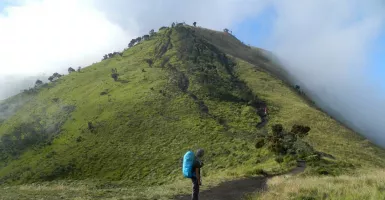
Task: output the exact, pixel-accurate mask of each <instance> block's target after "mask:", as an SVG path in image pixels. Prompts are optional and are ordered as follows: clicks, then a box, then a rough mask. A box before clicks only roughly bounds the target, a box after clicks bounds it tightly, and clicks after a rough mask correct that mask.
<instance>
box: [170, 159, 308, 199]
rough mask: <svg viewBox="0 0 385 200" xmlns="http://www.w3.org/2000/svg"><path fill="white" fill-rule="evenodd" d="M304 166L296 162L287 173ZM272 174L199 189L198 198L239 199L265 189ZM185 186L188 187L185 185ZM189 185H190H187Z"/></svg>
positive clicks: (182, 197) (292, 172) (301, 168)
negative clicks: (295, 165)
mask: <svg viewBox="0 0 385 200" xmlns="http://www.w3.org/2000/svg"><path fill="white" fill-rule="evenodd" d="M305 168H306V164H305V163H304V162H298V165H297V167H296V168H294V169H293V170H291V171H290V172H289V173H287V174H289V175H296V174H299V173H301V172H303V171H304V170H305ZM271 177H273V176H268V177H257V178H244V179H240V180H234V181H228V182H224V183H222V184H220V185H218V186H216V187H213V188H210V189H208V190H205V191H201V192H200V195H199V199H200V200H240V199H242V198H243V197H245V195H247V194H252V193H255V192H257V191H261V190H264V189H267V184H266V183H267V180H268V179H269V178H271ZM186 187H188V186H187V185H186ZM189 187H192V186H191V185H189ZM174 200H191V195H181V196H177V197H175V198H174Z"/></svg>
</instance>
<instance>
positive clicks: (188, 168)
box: [182, 151, 195, 178]
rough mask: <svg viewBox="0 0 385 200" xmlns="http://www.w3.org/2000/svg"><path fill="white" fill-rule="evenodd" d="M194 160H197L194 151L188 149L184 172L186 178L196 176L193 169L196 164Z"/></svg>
mask: <svg viewBox="0 0 385 200" xmlns="http://www.w3.org/2000/svg"><path fill="white" fill-rule="evenodd" d="M194 161H195V155H194V152H192V151H188V152H187V153H186V154H184V156H183V167H182V172H183V176H184V177H185V178H192V177H193V176H194V173H193V171H192V168H193V166H194Z"/></svg>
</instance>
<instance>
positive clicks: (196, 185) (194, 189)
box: [191, 177, 199, 200]
mask: <svg viewBox="0 0 385 200" xmlns="http://www.w3.org/2000/svg"><path fill="white" fill-rule="evenodd" d="M191 181H192V196H191V199H192V200H198V196H199V183H198V179H197V178H195V177H192V178H191Z"/></svg>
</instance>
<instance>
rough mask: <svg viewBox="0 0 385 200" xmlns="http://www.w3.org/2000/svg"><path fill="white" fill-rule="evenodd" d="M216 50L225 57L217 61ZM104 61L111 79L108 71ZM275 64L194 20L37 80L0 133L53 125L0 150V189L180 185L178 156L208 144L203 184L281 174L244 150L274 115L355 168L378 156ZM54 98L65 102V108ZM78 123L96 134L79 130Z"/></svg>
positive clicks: (373, 163)
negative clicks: (40, 139) (19, 148)
mask: <svg viewBox="0 0 385 200" xmlns="http://www.w3.org/2000/svg"><path fill="white" fill-rule="evenodd" d="M192 30H195V32H193V31H192ZM204 38H205V39H204ZM226 42H228V43H229V44H230V45H228V46H226V45H225V43H226ZM230 49H231V50H230ZM238 50H239V51H238ZM223 52H225V53H227V54H228V57H229V58H230V57H232V58H233V61H234V62H235V63H236V65H235V66H233V65H232V64H231V62H230V61H229V62H227V61H226V60H224V59H223V55H224V54H223ZM240 52H244V53H240ZM253 55H258V56H257V57H254V56H253ZM145 59H152V60H153V65H152V66H149V65H148V63H147V62H146V61H145ZM246 61H247V62H246ZM269 66H270V68H269ZM112 68H116V69H117V71H118V73H119V81H118V82H115V81H114V80H113V79H112V78H111V75H110V74H111V69H112ZM143 69H144V72H143V71H142V70H143ZM281 73H282V72H281V71H280V70H279V69H278V68H277V66H275V65H273V64H272V63H270V62H268V61H267V60H265V59H262V58H261V56H260V52H258V51H257V50H255V49H251V48H247V47H245V46H244V45H243V44H242V43H240V42H239V41H238V42H237V40H236V39H235V38H234V37H233V36H230V35H224V34H223V33H219V32H214V31H209V30H205V29H199V28H192V27H176V28H173V29H166V30H162V31H161V32H159V33H158V34H157V35H156V36H154V37H153V38H151V39H150V40H148V41H144V42H141V43H140V44H138V45H136V46H134V47H132V48H130V49H128V50H125V51H124V52H123V56H116V57H114V58H110V59H107V60H103V61H101V62H98V63H95V64H93V65H91V66H89V67H87V68H84V69H83V70H82V72H80V73H78V72H76V73H71V74H69V75H66V76H64V77H62V78H61V79H59V80H58V81H56V82H55V83H50V84H49V85H47V86H44V87H43V88H41V89H40V90H39V92H38V94H36V95H29V97H31V99H29V100H28V102H27V103H25V104H24V105H23V106H22V107H20V108H19V109H18V110H17V111H16V113H15V114H14V115H12V116H11V117H9V118H7V119H6V120H5V121H4V122H3V124H0V135H5V134H8V133H10V132H12V131H14V130H15V129H16V128H18V127H20V125H21V124H23V123H27V122H30V123H33V126H34V128H36V127H42V128H40V129H44V130H45V129H47V128H50V126H52V124H59V125H60V127H56V128H58V130H59V134H57V135H54V136H53V140H52V142H51V143H49V144H40V145H36V146H31V147H29V148H27V149H26V150H25V151H23V152H22V154H21V155H20V156H19V157H10V156H8V157H7V158H6V159H3V161H2V162H1V163H0V182H5V183H7V184H8V186H7V188H5V187H3V188H1V191H0V192H1V194H2V197H4V198H8V199H14V198H18V199H23V198H25V199H28V198H31V197H33V198H42V199H44V198H45V199H52V198H53V197H54V196H55V197H56V196H57V195H58V196H63V198H65V199H76V198H77V199H97V198H100V199H108V198H110V199H114V198H115V199H135V198H137V199H140V198H143V199H150V198H159V197H162V198H168V197H171V196H173V195H175V194H178V193H188V192H189V191H190V186H189V183H188V180H186V179H184V178H182V176H181V168H180V158H181V157H182V156H183V154H184V153H185V152H186V151H187V150H189V149H196V148H198V147H200V148H204V149H205V150H206V152H207V154H206V156H205V163H206V165H205V167H204V180H203V181H204V184H205V188H207V187H212V186H215V185H216V184H218V183H220V182H222V181H226V180H231V179H235V178H239V177H242V176H255V175H259V174H258V173H259V172H260V171H261V169H263V170H264V171H266V172H269V173H271V174H274V173H280V172H283V171H287V170H289V169H290V168H292V167H293V163H292V162H290V163H282V164H279V163H277V162H276V161H275V159H274V157H275V155H274V154H272V153H271V152H269V151H268V150H266V149H265V148H262V149H256V148H255V147H254V143H255V139H256V137H257V136H258V135H260V134H263V133H266V132H268V131H270V127H271V126H272V125H273V124H274V123H282V124H283V125H284V126H285V127H287V128H289V127H291V126H292V125H293V124H304V125H308V126H310V127H311V131H310V134H309V136H308V138H307V141H308V142H309V143H310V144H312V145H313V146H314V147H315V148H316V149H317V150H319V151H323V152H326V153H329V154H332V155H333V156H335V157H336V158H337V160H338V161H339V160H346V161H347V162H348V163H351V164H353V165H354V166H356V167H357V168H360V167H361V168H364V167H383V166H384V165H385V162H384V161H385V160H384V159H383V158H384V151H383V150H381V149H379V148H377V147H375V146H373V145H371V144H370V143H368V142H367V141H366V140H364V139H363V138H361V137H359V136H358V135H357V134H356V133H354V132H352V131H351V130H349V129H347V128H345V127H344V126H342V125H340V124H339V123H337V122H336V121H334V120H333V119H331V118H330V117H329V116H328V115H326V114H325V113H322V112H321V111H319V110H317V109H316V108H314V107H313V106H312V105H310V104H308V102H307V101H306V99H305V98H303V97H301V96H299V95H298V94H297V93H296V91H295V90H293V89H291V88H290V87H288V86H287V84H285V83H284V82H283V81H281V80H280V79H277V78H276V77H280V76H283V75H282V74H281ZM184 77H187V78H188V80H189V81H188V87H187V88H188V89H187V90H184V89H183V88H184V86H185V79H184ZM242 81H243V82H242ZM249 91H252V93H253V95H256V96H257V97H258V98H260V99H262V100H265V101H266V102H267V104H268V108H269V110H270V116H269V118H270V121H269V123H268V125H267V126H266V127H265V128H263V129H257V128H256V126H255V125H256V124H257V123H258V122H259V121H260V119H259V117H258V116H257V114H256V113H255V111H254V108H253V107H251V106H249V105H248V104H247V103H245V102H243V101H240V99H244V100H249V99H248V98H251V97H250V94H249V93H248V92H249ZM102 92H106V93H107V94H105V95H101V93H102ZM191 94H194V95H195V96H196V97H197V98H198V101H201V102H202V103H203V104H204V105H205V106H206V107H207V108H208V110H209V111H208V113H206V112H205V111H203V110H202V109H201V107H200V105H199V103H197V100H194V99H193V98H192V97H191ZM55 98H57V101H54V100H53V99H55ZM10 101H12V98H11V99H10ZM64 106H75V110H74V111H73V112H70V113H68V112H63V107H64ZM88 122H92V124H93V126H95V131H93V132H91V131H90V130H88V125H87V124H88ZM36 129H37V128H36ZM51 180H54V182H51V183H49V182H45V181H51ZM109 184H110V185H113V186H114V187H115V188H108V185H109Z"/></svg>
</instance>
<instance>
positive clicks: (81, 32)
mask: <svg viewBox="0 0 385 200" xmlns="http://www.w3.org/2000/svg"><path fill="white" fill-rule="evenodd" d="M90 5H92V4H90V3H89V2H88V1H82V3H81V1H74V0H65V1H52V0H44V1H23V2H22V4H21V5H19V6H9V7H7V8H6V9H5V14H4V15H3V16H1V15H0V44H1V45H0V55H1V59H0V66H1V72H0V74H3V75H4V74H8V75H9V74H27V75H31V74H37V73H41V72H47V73H52V72H54V71H55V70H59V69H65V68H68V67H70V66H75V67H76V66H79V65H85V64H90V63H92V62H93V61H97V60H98V59H100V58H101V57H102V56H103V54H105V53H108V52H110V51H112V50H115V49H116V50H118V49H119V50H120V49H122V48H124V47H125V46H126V43H127V41H128V39H129V38H130V36H132V35H133V33H135V31H136V30H132V32H131V34H130V33H127V32H125V31H124V30H123V29H122V28H121V27H119V26H118V25H115V24H112V23H111V22H109V21H108V20H107V19H106V18H105V16H104V14H103V13H102V12H100V11H98V10H96V9H94V8H92V7H91V8H90V7H89V6H90Z"/></svg>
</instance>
